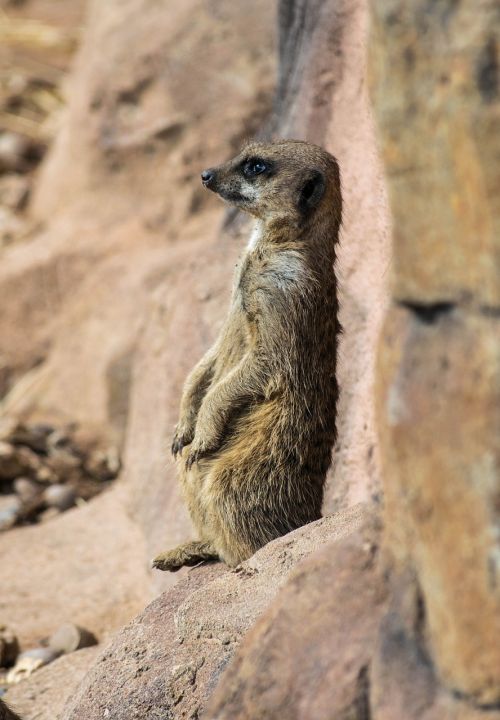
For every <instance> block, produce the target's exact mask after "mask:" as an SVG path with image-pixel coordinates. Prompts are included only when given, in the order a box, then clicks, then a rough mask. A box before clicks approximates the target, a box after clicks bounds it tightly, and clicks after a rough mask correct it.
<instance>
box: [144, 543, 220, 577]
mask: <svg viewBox="0 0 500 720" xmlns="http://www.w3.org/2000/svg"><path fill="white" fill-rule="evenodd" d="M207 560H219V556H218V555H217V553H216V552H215V550H214V548H213V547H212V545H211V544H210V543H208V542H200V541H196V540H195V541H193V542H188V543H184V544H183V545H179V546H178V547H176V548H174V549H173V550H167V551H166V552H163V553H160V554H159V555H157V556H156V557H155V559H154V560H153V562H152V567H153V568H155V569H156V570H169V571H170V572H176V571H177V570H179V569H180V568H181V567H183V566H184V565H187V566H189V567H192V566H193V565H197V564H198V563H199V562H203V561H207Z"/></svg>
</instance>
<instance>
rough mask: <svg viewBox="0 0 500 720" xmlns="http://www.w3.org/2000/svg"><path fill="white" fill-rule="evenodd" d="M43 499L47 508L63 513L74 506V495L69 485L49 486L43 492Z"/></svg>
mask: <svg viewBox="0 0 500 720" xmlns="http://www.w3.org/2000/svg"><path fill="white" fill-rule="evenodd" d="M43 499H44V500H45V502H46V503H47V505H48V506H49V507H55V508H57V509H58V510H60V511H61V512H64V510H68V509H69V508H70V507H73V505H74V504H75V500H76V493H75V491H74V489H73V488H72V487H70V486H69V485H61V484H56V485H50V486H49V487H48V488H46V489H45V490H44V492H43Z"/></svg>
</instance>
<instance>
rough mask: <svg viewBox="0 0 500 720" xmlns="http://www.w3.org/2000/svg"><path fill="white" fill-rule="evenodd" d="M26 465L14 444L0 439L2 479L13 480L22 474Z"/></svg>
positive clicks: (0, 473)
mask: <svg viewBox="0 0 500 720" xmlns="http://www.w3.org/2000/svg"><path fill="white" fill-rule="evenodd" d="M23 469H24V466H23V464H22V462H21V460H20V458H19V456H18V455H17V454H16V451H15V449H14V447H13V445H10V444H9V443H7V442H4V441H0V481H1V480H13V479H14V478H16V477H18V476H19V475H22V471H23Z"/></svg>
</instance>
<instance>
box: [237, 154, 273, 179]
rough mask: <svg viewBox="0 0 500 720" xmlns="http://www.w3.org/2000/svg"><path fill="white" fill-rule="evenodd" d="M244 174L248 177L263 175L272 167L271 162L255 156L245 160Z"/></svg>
mask: <svg viewBox="0 0 500 720" xmlns="http://www.w3.org/2000/svg"><path fill="white" fill-rule="evenodd" d="M241 169H242V171H243V175H244V176H245V177H246V178H247V179H250V178H253V177H255V176H256V175H262V174H263V173H265V172H268V171H269V169H270V166H269V163H268V162H266V161H265V160H263V159H262V158H258V157H253V158H248V159H247V160H244V161H243V163H242V166H241Z"/></svg>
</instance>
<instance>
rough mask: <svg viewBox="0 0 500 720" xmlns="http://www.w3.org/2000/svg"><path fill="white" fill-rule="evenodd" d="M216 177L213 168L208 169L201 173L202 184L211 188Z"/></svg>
mask: <svg viewBox="0 0 500 720" xmlns="http://www.w3.org/2000/svg"><path fill="white" fill-rule="evenodd" d="M214 177H215V172H214V171H213V170H212V169H211V168H208V170H203V172H202V173H201V182H202V183H203V185H205V187H209V186H210V183H211V182H212V180H213V179H214Z"/></svg>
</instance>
